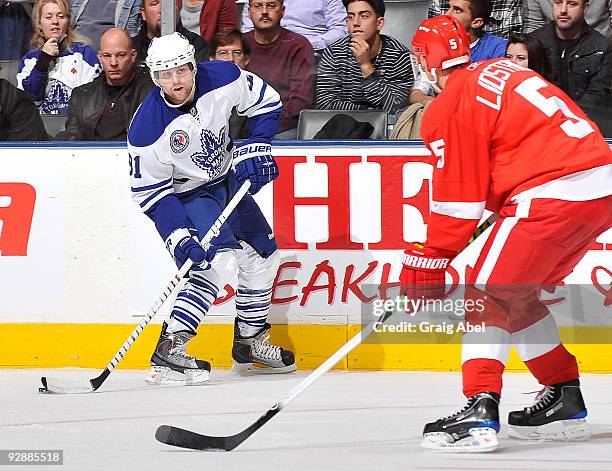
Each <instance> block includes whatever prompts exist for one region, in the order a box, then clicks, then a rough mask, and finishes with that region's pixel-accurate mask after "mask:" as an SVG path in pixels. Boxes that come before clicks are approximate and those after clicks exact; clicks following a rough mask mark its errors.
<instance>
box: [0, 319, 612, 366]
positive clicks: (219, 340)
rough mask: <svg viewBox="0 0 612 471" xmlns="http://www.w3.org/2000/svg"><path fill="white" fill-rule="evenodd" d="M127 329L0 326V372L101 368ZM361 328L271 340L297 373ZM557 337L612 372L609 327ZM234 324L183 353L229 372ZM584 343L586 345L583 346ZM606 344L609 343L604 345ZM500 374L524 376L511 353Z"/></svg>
mask: <svg viewBox="0 0 612 471" xmlns="http://www.w3.org/2000/svg"><path fill="white" fill-rule="evenodd" d="M134 327H135V326H134V325H125V324H0V339H1V341H0V367H1V368H63V367H80V368H100V369H101V368H104V367H105V366H106V365H107V363H108V362H109V361H110V359H111V358H112V356H113V355H114V354H115V353H116V351H117V350H118V349H119V348H120V347H121V345H122V344H123V342H125V339H126V338H127V337H128V336H129V335H130V333H131V332H132V330H133V329H134ZM360 328H361V326H358V325H312V324H289V325H276V326H274V328H273V329H272V330H271V337H272V341H273V342H274V343H276V344H278V345H282V346H283V347H285V348H288V349H291V350H293V351H294V352H295V354H296V362H297V365H298V367H299V368H303V369H313V368H316V367H317V366H319V365H320V364H321V363H322V362H323V361H325V360H326V359H327V358H329V357H330V356H331V355H332V354H333V353H334V352H335V351H336V350H337V349H338V348H340V347H341V346H342V345H343V344H344V343H345V342H346V341H347V340H348V339H349V338H350V337H351V336H353V335H355V334H356V333H357V332H358V331H359V329H360ZM159 331H160V326H159V325H151V326H148V327H147V328H146V329H145V331H144V332H143V333H142V334H141V335H140V337H139V338H138V340H137V341H136V343H135V344H134V345H133V346H132V348H130V350H129V352H128V354H127V355H126V357H125V358H124V359H123V361H122V362H121V363H120V365H119V368H135V369H141V368H147V367H148V365H149V358H150V356H151V352H152V350H153V348H154V346H155V343H156V341H157V338H158V337H159ZM560 331H561V338H562V339H563V341H564V342H566V346H567V348H568V350H570V351H571V352H572V353H573V354H574V355H576V357H577V359H578V363H579V365H580V370H581V371H582V372H592V373H612V328H611V327H582V328H570V327H561V328H560ZM232 336H233V326H232V325H226V324H208V325H206V326H204V327H202V328H200V329H199V331H198V336H197V337H196V338H195V339H194V340H193V342H192V344H190V346H189V349H188V352H189V353H191V354H195V355H197V356H198V357H200V358H202V359H205V360H208V361H210V362H211V363H212V365H213V366H214V367H217V368H227V367H229V366H231V363H232V359H231V347H232ZM587 342H588V343H587ZM605 342H609V343H605ZM460 362H461V346H460V345H459V344H457V343H453V344H449V343H448V341H447V342H445V343H441V344H431V343H430V344H414V343H412V344H373V343H367V344H362V345H359V346H358V347H357V348H356V349H355V350H353V351H352V352H351V353H350V355H349V356H348V357H347V358H344V359H343V360H342V361H341V362H339V363H338V364H337V365H336V368H340V369H349V370H428V371H460V369H461V363H460ZM506 370H509V371H526V368H525V365H524V364H523V363H522V362H521V361H520V359H519V358H518V356H517V355H516V353H515V352H514V351H513V352H512V354H511V355H510V359H509V361H508V365H507V367H506Z"/></svg>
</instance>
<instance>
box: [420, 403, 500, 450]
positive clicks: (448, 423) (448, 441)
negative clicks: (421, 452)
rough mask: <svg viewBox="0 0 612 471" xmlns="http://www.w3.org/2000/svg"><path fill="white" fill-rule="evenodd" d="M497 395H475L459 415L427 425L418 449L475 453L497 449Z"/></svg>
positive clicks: (457, 413) (455, 414)
mask: <svg viewBox="0 0 612 471" xmlns="http://www.w3.org/2000/svg"><path fill="white" fill-rule="evenodd" d="M498 432H499V396H498V395H497V394H495V393H492V392H482V393H478V394H476V395H474V396H472V397H470V398H469V399H468V403H467V405H466V406H465V407H464V408H463V409H461V410H460V411H459V412H456V413H454V414H453V415H449V416H448V417H444V418H443V419H439V420H436V421H435V422H431V423H428V424H427V425H425V428H424V429H423V442H422V443H421V447H423V448H424V449H426V450H430V451H439V452H440V451H441V452H450V453H478V452H484V451H493V450H495V449H496V448H497V445H498V441H497V433H498Z"/></svg>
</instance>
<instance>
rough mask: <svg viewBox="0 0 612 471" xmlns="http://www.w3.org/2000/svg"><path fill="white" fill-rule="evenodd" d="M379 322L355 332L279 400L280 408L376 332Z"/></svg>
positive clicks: (373, 322) (375, 321) (377, 320)
mask: <svg viewBox="0 0 612 471" xmlns="http://www.w3.org/2000/svg"><path fill="white" fill-rule="evenodd" d="M377 322H379V319H376V320H374V321H372V322H370V323H369V324H368V325H367V326H365V327H364V328H363V329H362V330H361V331H360V332H358V333H357V334H355V335H354V336H353V337H352V338H351V339H350V340H349V341H348V342H346V343H345V344H344V345H343V346H342V347H340V349H339V350H338V351H337V352H336V353H334V354H333V355H332V356H331V357H329V358H328V359H327V360H325V361H324V362H323V363H322V364H321V365H319V367H318V368H317V369H316V370H314V371H313V372H312V373H310V374H309V375H308V376H306V378H304V379H303V380H302V381H301V382H300V383H299V384H298V385H297V386H295V387H294V388H293V389H292V390H291V391H289V392H288V393H287V395H286V396H284V397H283V398H282V399H281V400H280V401H279V402H278V406H279V408H281V409H282V408H284V407H285V406H286V405H288V404H289V403H290V402H291V401H293V399H295V398H296V397H297V396H298V395H300V394H301V393H302V392H303V391H304V390H305V389H306V388H307V387H309V386H310V385H311V384H312V383H314V382H315V381H316V380H318V379H319V378H320V377H321V376H323V375H324V374H325V373H327V372H328V371H329V370H331V369H332V368H333V367H334V365H335V364H336V363H338V362H339V361H340V360H342V358H343V357H344V356H345V355H348V354H349V353H350V352H351V350H353V349H354V348H355V347H356V346H357V345H359V344H360V343H361V342H363V341H364V340H365V339H366V338H367V337H369V336H370V334H371V333H372V332H374V326H375V325H376V323H377Z"/></svg>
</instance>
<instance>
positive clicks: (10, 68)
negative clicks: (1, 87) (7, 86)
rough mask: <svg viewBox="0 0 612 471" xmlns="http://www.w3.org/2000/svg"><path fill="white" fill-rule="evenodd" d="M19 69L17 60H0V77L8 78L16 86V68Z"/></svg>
mask: <svg viewBox="0 0 612 471" xmlns="http://www.w3.org/2000/svg"><path fill="white" fill-rule="evenodd" d="M18 69H19V61H18V60H15V61H0V78H3V79H5V80H8V81H9V82H11V83H12V84H13V85H15V86H17V70H18Z"/></svg>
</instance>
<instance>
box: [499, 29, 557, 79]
mask: <svg viewBox="0 0 612 471" xmlns="http://www.w3.org/2000/svg"><path fill="white" fill-rule="evenodd" d="M510 44H524V45H525V47H526V48H527V56H528V65H529V68H530V69H531V70H533V71H535V72H537V73H538V74H540V75H543V76H547V75H548V73H549V71H550V63H549V62H548V58H547V57H546V49H545V48H544V46H543V45H542V43H541V42H540V40H539V39H538V38H536V37H534V36H532V35H530V34H518V33H517V34H511V35H510V37H509V38H508V46H510ZM507 51H508V47H506V52H507Z"/></svg>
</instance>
